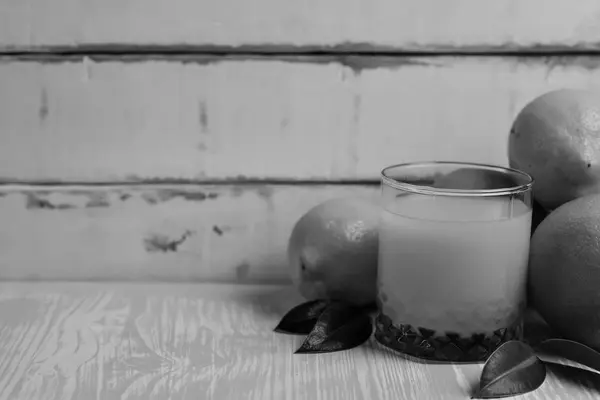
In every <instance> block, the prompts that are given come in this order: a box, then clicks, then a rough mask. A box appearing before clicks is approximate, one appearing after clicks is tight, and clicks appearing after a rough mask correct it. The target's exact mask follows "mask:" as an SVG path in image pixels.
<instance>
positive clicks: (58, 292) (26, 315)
mask: <svg viewBox="0 0 600 400" xmlns="http://www.w3.org/2000/svg"><path fill="white" fill-rule="evenodd" d="M300 301H301V299H300V298H299V297H298V296H297V295H296V293H295V291H294V289H293V288H291V287H287V286H251V285H202V284H198V285H186V284H180V285H167V284H163V285H150V284H106V283H105V284H91V283H77V284H68V283H39V284H33V283H2V284H0V371H2V372H1V378H0V399H1V400H31V399H37V400H93V399H97V400H113V399H114V400H117V399H119V400H138V399H139V400H141V399H144V400H159V399H161V400H162V399H167V398H168V399H172V400H184V399H190V400H191V399H194V400H239V399H256V400H287V399H289V400H362V399H378V400H388V399H389V400H397V399H407V400H438V399H439V400H462V399H465V400H466V399H468V398H469V397H470V393H471V390H472V387H473V386H474V385H475V384H476V383H477V381H478V377H479V374H480V373H481V368H482V365H481V364H473V365H444V364H426V363H420V362H416V361H413V360H409V359H406V358H403V357H401V356H399V355H397V354H396V353H392V352H391V351H388V350H384V349H383V348H382V347H380V346H378V345H377V344H375V343H373V342H369V343H367V344H364V345H363V346H361V347H358V348H355V349H352V350H349V351H344V352H339V353H330V354H321V355H294V354H293V352H294V350H295V349H296V348H297V347H298V346H299V345H300V343H301V341H302V339H303V338H302V337H300V336H287V335H280V334H275V333H273V332H272V329H273V328H274V327H275V325H276V324H277V322H278V321H279V319H280V318H281V317H282V316H283V314H284V313H285V312H286V311H287V310H289V309H290V308H291V307H292V306H294V305H296V304H298V303H299V302H300ZM598 377H599V375H597V374H594V373H585V372H580V373H577V374H575V373H574V370H573V369H572V368H567V367H565V368H562V367H561V368H559V367H555V368H553V369H551V372H550V374H549V376H548V378H547V380H546V382H545V383H544V384H543V386H542V387H540V388H539V389H538V390H537V391H535V392H533V393H529V394H527V395H524V396H522V397H518V398H519V399H522V400H562V399H565V400H567V399H569V400H571V399H580V400H588V399H589V400H592V399H597V398H598V396H600V380H599V379H598Z"/></svg>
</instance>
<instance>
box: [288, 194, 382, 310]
mask: <svg viewBox="0 0 600 400" xmlns="http://www.w3.org/2000/svg"><path fill="white" fill-rule="evenodd" d="M378 224H379V208H378V206H377V205H376V204H375V203H374V202H372V201H370V200H369V199H363V198H336V199H331V200H328V201H325V202H323V203H321V204H319V205H317V206H315V207H313V208H312V209H310V210H309V211H308V212H306V214H304V215H303V216H302V217H301V218H300V219H299V220H298V222H297V223H296V225H295V226H294V228H293V230H292V234H291V236H290V239H289V244H288V259H289V266H290V269H291V276H292V280H293V282H294V284H295V285H296V286H297V287H298V290H299V291H300V293H301V294H302V295H303V296H304V297H305V298H306V299H309V300H312V299H317V298H327V299H341V300H346V301H349V302H352V303H354V304H359V305H366V304H370V303H373V302H374V301H375V298H376V293H377V283H376V282H377V253H378V250H379V248H378V237H379V234H378Z"/></svg>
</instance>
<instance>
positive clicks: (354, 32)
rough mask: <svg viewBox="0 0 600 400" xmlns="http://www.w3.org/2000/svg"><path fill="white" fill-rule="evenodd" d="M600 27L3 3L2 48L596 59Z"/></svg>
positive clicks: (590, 20) (535, 6)
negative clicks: (582, 53) (546, 51)
mask: <svg viewBox="0 0 600 400" xmlns="http://www.w3.org/2000/svg"><path fill="white" fill-rule="evenodd" d="M65 10H68V11H65ZM599 20H600V5H599V4H598V2H597V1H595V0H578V1H577V7H573V3H572V2H570V1H567V0H554V1H551V2H549V1H546V0H528V1H519V0H496V1H494V2H482V1H479V0H447V1H443V2H440V1H438V0H333V1H327V2H323V1H319V0H308V1H302V2H298V1H294V0H257V1H253V2H247V1H240V0H212V1H202V2H198V1H194V0H171V1H164V0H129V1H128V2H127V5H126V6H124V5H123V2H122V1H120V0H104V1H102V2H98V1H95V0H54V1H52V2H48V1H45V0H28V1H3V2H1V3H0V46H3V47H5V48H15V47H18V48H21V49H31V48H35V47H44V46H73V45H114V44H127V45H165V46H172V45H179V46H186V45H195V46H206V47H209V48H211V47H214V46H229V47H238V46H253V47H254V48H257V49H263V50H265V49H269V48H272V47H273V46H279V48H280V50H281V47H283V49H287V50H288V51H289V50H292V51H293V50H294V48H295V47H309V48H324V47H325V48H330V49H333V50H334V51H335V50H336V49H342V50H343V49H351V50H366V51H373V49H375V50H388V51H392V50H398V49H401V50H428V51H436V50H442V51H444V50H448V49H456V48H459V49H463V50H466V51H469V50H482V49H483V50H492V51H493V50H496V51H503V50H504V51H506V50H508V51H511V50H515V49H517V50H518V49H523V48H528V49H533V50H536V49H540V48H552V49H567V50H568V49H573V48H575V49H583V50H585V49H595V50H597V49H598V47H599V42H600V40H599V38H600V28H599V27H598V26H599V25H598V21H599Z"/></svg>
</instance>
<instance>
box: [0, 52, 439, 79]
mask: <svg viewBox="0 0 600 400" xmlns="http://www.w3.org/2000/svg"><path fill="white" fill-rule="evenodd" d="M86 61H87V62H90V61H91V62H93V63H97V64H102V63H114V62H118V63H136V64H143V63H161V62H164V63H177V64H181V65H186V64H194V65H200V66H202V65H212V64H219V63H223V62H244V61H246V62H247V61H257V62H258V61H261V62H283V63H289V64H308V65H311V64H313V65H322V64H324V65H327V64H339V65H341V66H345V67H348V68H350V69H351V70H353V71H354V72H355V73H357V74H358V73H360V72H362V71H364V70H369V69H379V68H382V69H396V68H401V67H436V66H441V65H440V62H435V61H434V60H427V59H419V58H418V57H416V56H415V55H413V56H406V55H402V54H398V55H396V56H382V55H364V56H363V55H331V54H315V55H284V54H283V55H282V54H269V55H258V54H223V55H206V54H170V53H167V54H160V53H159V54H154V53H141V54H89V53H88V54H85V55H84V54H82V55H79V54H55V53H39V54H30V53H23V54H12V55H11V54H8V55H7V54H5V55H2V53H0V64H3V63H14V62H22V63H36V64H42V65H44V64H72V63H84V62H86Z"/></svg>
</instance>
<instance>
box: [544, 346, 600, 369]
mask: <svg viewBox="0 0 600 400" xmlns="http://www.w3.org/2000/svg"><path fill="white" fill-rule="evenodd" d="M537 350H538V351H539V352H540V353H542V354H547V355H552V356H557V357H562V358H566V359H568V360H571V361H575V362H576V363H579V364H581V365H585V366H586V367H589V368H592V369H595V370H596V371H598V372H600V353H599V352H597V351H596V350H594V349H592V348H591V347H588V346H586V345H584V344H581V343H578V342H574V341H572V340H566V339H548V340H544V341H543V342H542V343H540V344H539V345H538V347H537Z"/></svg>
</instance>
